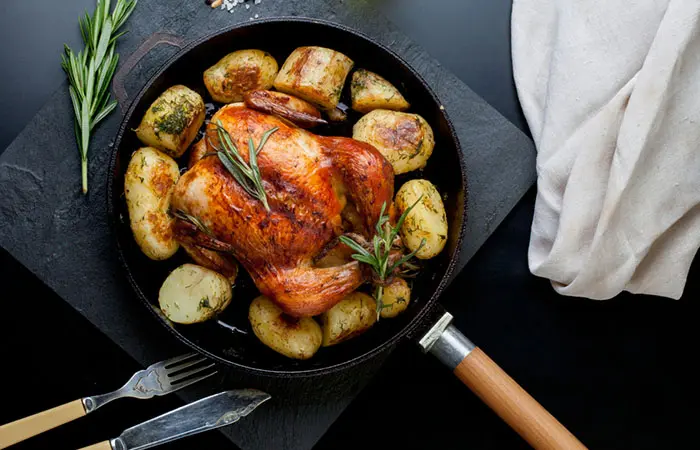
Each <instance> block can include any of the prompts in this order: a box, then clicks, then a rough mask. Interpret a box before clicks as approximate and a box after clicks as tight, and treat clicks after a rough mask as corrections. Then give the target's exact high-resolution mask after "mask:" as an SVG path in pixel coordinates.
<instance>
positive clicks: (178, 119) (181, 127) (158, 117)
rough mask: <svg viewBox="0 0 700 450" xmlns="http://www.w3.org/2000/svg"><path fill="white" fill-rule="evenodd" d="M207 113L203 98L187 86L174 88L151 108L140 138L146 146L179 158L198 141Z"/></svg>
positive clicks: (143, 122) (144, 118)
mask: <svg viewBox="0 0 700 450" xmlns="http://www.w3.org/2000/svg"><path fill="white" fill-rule="evenodd" d="M205 113H206V110H205V107H204V101H203V100H202V97H200V95H199V94H197V93H196V92H195V91H193V90H191V89H190V88H188V87H187V86H182V85H177V86H173V87H171V88H169V89H168V90H166V91H165V92H163V93H162V94H161V95H160V97H158V98H157V99H156V101H155V102H153V103H152V104H151V106H150V107H149V108H148V110H147V111H146V114H144V116H143V119H142V120H141V124H140V125H139V127H138V128H137V129H136V136H138V138H139V139H140V140H141V142H143V143H144V144H146V145H150V146H151V147H155V148H157V149H160V150H162V151H164V152H166V153H168V154H169V155H170V156H172V157H174V158H179V157H180V156H182V154H183V153H185V150H187V147H189V146H190V144H191V143H192V141H193V140H194V138H195V137H197V132H198V131H199V128H200V127H201V126H202V124H203V123H204V116H205Z"/></svg>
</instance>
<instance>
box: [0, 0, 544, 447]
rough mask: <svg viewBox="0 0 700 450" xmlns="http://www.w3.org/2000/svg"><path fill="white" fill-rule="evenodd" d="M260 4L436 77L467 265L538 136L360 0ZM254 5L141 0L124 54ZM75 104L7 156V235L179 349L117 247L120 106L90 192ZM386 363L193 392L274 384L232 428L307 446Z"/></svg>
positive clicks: (59, 280) (123, 318)
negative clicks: (111, 176) (465, 188)
mask: <svg viewBox="0 0 700 450" xmlns="http://www.w3.org/2000/svg"><path fill="white" fill-rule="evenodd" d="M256 13H258V14H260V16H261V17H271V16H281V15H296V16H310V17H321V18H326V19H329V20H333V21H337V22H340V23H344V24H346V25H350V26H352V27H354V28H357V29H359V30H361V31H364V32H365V33H367V34H369V35H370V36H373V37H374V38H376V39H378V40H379V41H381V42H383V43H385V44H386V45H388V46H389V47H391V48H392V49H393V50H395V51H396V52H397V53H399V54H400V55H402V56H403V57H404V58H405V59H407V60H408V61H409V62H410V63H411V64H412V65H413V66H414V67H415V68H416V69H417V70H418V71H419V72H420V73H421V74H422V75H423V76H424V77H425V78H426V80H427V81H428V82H429V84H431V85H432V86H433V88H434V89H435V91H436V92H437V94H438V96H439V97H440V98H441V99H442V101H443V103H444V105H445V107H446V108H447V110H448V111H449V113H450V115H451V117H452V120H453V121H454V124H455V128H456V129H457V132H458V134H459V135H460V138H461V141H462V146H463V148H464V151H465V156H466V158H467V164H468V167H469V183H470V196H469V208H470V220H469V230H468V234H467V240H466V247H465V251H464V252H463V255H464V258H463V260H462V264H464V263H466V261H467V260H468V259H469V258H470V257H471V256H472V255H473V254H474V253H475V252H476V250H477V249H478V248H479V246H480V245H481V244H482V243H483V242H484V240H485V239H486V237H487V236H488V235H489V234H490V233H491V232H492V231H493V230H494V229H495V227H496V226H497V225H498V224H499V223H500V222H501V220H502V219H503V217H504V216H505V215H506V214H507V212H508V211H509V210H510V209H511V208H512V206H513V205H514V204H515V203H516V202H517V201H518V200H519V199H520V197H521V196H522V194H523V192H524V191H525V190H526V189H527V188H528V187H529V186H530V185H531V183H532V181H533V179H534V150H533V148H532V144H531V143H530V142H529V140H528V139H527V138H526V137H525V136H524V135H523V134H522V133H521V132H519V131H518V130H517V129H516V128H515V127H514V126H513V125H511V124H510V123H509V122H508V121H507V120H505V119H504V118H503V117H502V116H500V115H499V114H498V113H497V112H496V111H495V110H494V109H493V108H491V107H490V106H488V105H487V104H486V103H485V102H484V101H483V100H481V99H480V98H479V97H478V96H476V95H475V94H474V93H473V92H472V91H471V90H470V89H469V88H468V87H466V86H465V85H464V84H463V83H461V82H460V81H459V80H457V79H456V78H455V77H454V76H453V75H451V74H450V73H449V72H447V71H446V70H445V69H444V68H442V67H441V66H440V65H439V64H438V63H437V62H436V61H435V60H433V59H431V58H430V57H429V56H427V55H426V54H425V52H424V51H423V50H421V49H420V48H419V47H418V46H416V45H415V44H414V43H413V42H411V41H410V40H409V39H408V38H406V37H405V36H404V35H403V34H401V33H400V32H398V31H397V30H396V29H395V27H394V26H392V25H391V24H389V23H388V22H387V21H386V20H385V19H384V18H382V17H381V16H380V15H378V14H376V12H374V11H372V10H371V9H369V7H368V5H367V4H366V3H364V2H362V1H346V2H343V1H339V0H338V1H329V2H322V1H298V2H292V1H286V2H271V1H266V2H263V3H262V4H261V5H259V7H258V8H257V9H256ZM250 15H252V13H248V12H245V10H238V11H236V13H235V14H228V13H224V12H223V11H212V10H210V9H208V8H204V7H202V5H201V4H200V2H185V3H183V2H179V1H178V2H176V1H163V2H158V3H157V4H156V3H155V2H141V4H140V5H139V13H138V14H136V15H135V16H134V17H133V18H132V20H131V21H130V23H129V28H130V33H129V34H128V35H127V36H125V38H124V39H123V41H121V46H120V52H121V53H122V55H123V56H124V58H126V56H127V55H128V54H130V53H131V52H132V51H134V50H135V49H136V47H137V46H138V45H139V44H140V43H141V42H142V41H143V40H144V39H146V38H147V37H148V36H150V35H151V34H152V33H154V32H160V31H163V32H168V33H173V34H177V35H180V36H182V37H184V38H185V39H186V40H191V39H194V38H196V37H199V36H202V35H205V34H208V33H210V32H212V31H214V30H216V29H219V28H222V27H225V26H227V25H230V24H231V23H234V22H236V21H241V20H248V17H249V16H250ZM158 52H161V53H154V54H152V55H149V57H148V58H147V59H145V60H144V61H143V63H142V64H140V65H137V67H136V70H135V71H134V72H133V73H132V74H131V75H130V77H129V78H128V79H127V83H125V86H126V87H127V89H133V88H134V87H135V86H138V85H139V81H138V80H140V82H143V81H144V80H145V79H147V78H148V77H149V76H150V74H152V73H153V72H154V70H155V69H156V68H157V66H158V63H159V61H162V60H161V59H160V58H165V57H167V56H168V52H169V50H167V49H164V48H159V50H158ZM154 55H156V56H154ZM71 111H72V110H71V107H70V103H69V99H68V96H67V92H66V87H65V85H64V86H63V87H61V88H60V89H59V90H58V91H56V93H55V94H54V95H53V96H52V97H51V99H50V100H49V102H48V103H47V104H46V105H45V106H44V107H43V108H42V109H41V110H40V112H39V114H38V115H37V116H36V117H35V118H34V120H32V122H31V123H30V124H29V125H28V126H27V128H26V129H25V130H24V131H23V132H22V133H21V135H20V136H19V137H18V138H17V139H16V140H15V141H14V142H13V144H12V145H11V146H10V147H9V148H8V149H7V151H6V152H5V153H4V154H3V155H2V157H1V158H0V189H1V190H2V192H3V193H4V196H3V198H2V199H1V200H0V245H2V246H3V247H4V248H6V249H7V250H8V251H9V252H10V253H11V254H12V255H13V256H14V257H15V258H17V260H19V261H20V262H21V263H23V264H24V265H25V266H27V267H28V268H29V269H30V270H31V271H32V272H33V273H34V274H36V275H37V276H38V277H39V278H40V279H41V280H43V281H44V282H45V283H46V284H47V285H48V286H49V287H50V288H51V289H53V290H54V291H56V292H57V293H58V294H59V295H61V297H63V298H64V299H65V300H66V301H67V302H68V303H70V305H71V306H72V307H73V308H75V309H76V310H77V311H79V312H80V313H81V314H82V315H84V316H85V317H86V318H87V319H88V320H90V321H91V322H92V323H93V324H95V325H96V326H97V327H98V328H99V329H100V330H101V331H102V332H104V333H105V334H106V335H107V336H108V337H109V338H110V339H112V340H113V341H114V342H116V343H117V344H118V345H119V346H121V347H122V348H123V349H125V350H126V351H127V352H128V353H129V354H130V355H131V356H132V357H134V359H136V361H138V362H139V363H141V364H143V365H146V364H148V363H150V362H152V361H155V360H159V359H162V358H164V357H167V356H172V355H174V354H177V353H180V352H182V351H183V348H182V347H181V346H180V344H179V343H177V342H176V341H174V340H173V339H172V338H171V337H170V336H169V335H168V334H167V332H166V331H165V330H164V329H163V328H162V327H160V326H158V325H157V324H156V323H155V322H154V321H153V320H152V319H151V318H150V317H149V316H148V315H147V314H146V313H145V311H144V310H143V307H142V306H141V305H140V304H138V303H137V302H136V300H135V299H134V298H133V296H132V295H131V292H130V290H129V287H128V286H127V284H126V282H125V280H124V277H123V275H122V273H121V269H120V267H119V266H118V264H117V262H116V258H115V257H114V252H113V248H112V244H113V239H112V237H111V236H110V234H109V229H108V227H107V223H106V197H105V187H106V186H105V184H106V183H105V178H106V165H107V160H108V157H109V142H110V139H111V138H112V136H113V134H114V132H115V130H116V126H117V124H118V123H119V120H120V117H119V114H114V115H113V116H111V117H110V118H109V119H107V120H106V121H105V122H104V123H103V124H102V126H101V127H100V128H99V129H98V130H97V132H96V134H95V137H94V139H93V141H92V152H91V158H90V183H91V184H90V185H91V191H90V193H89V195H88V196H87V197H84V196H82V195H81V194H80V193H79V192H78V189H79V188H78V181H79V163H78V154H77V151H76V149H75V144H74V138H73V129H72V122H71V121H72V116H71ZM380 364H381V361H380V360H375V361H373V362H372V363H371V364H367V365H363V366H361V367H357V368H355V369H354V370H353V371H350V372H346V373H344V374H342V375H340V376H330V377H328V378H324V379H317V378H314V379H308V380H293V381H284V380H282V381H280V380H266V379H261V378H258V379H249V378H246V377H242V376H241V375H240V374H237V373H233V372H229V373H227V374H226V376H225V377H222V379H221V380H218V382H219V384H218V386H214V385H216V384H217V383H213V384H210V385H201V386H198V387H197V388H196V389H194V390H188V391H187V392H185V393H183V398H185V399H187V400H192V399H194V398H197V397H199V396H201V395H204V394H206V393H211V392H212V391H215V390H218V389H221V387H222V386H225V387H227V388H230V387H238V386H253V387H259V388H262V389H265V390H268V391H269V392H270V393H271V394H272V395H273V397H274V401H273V402H269V403H268V404H266V407H265V408H261V409H260V410H258V411H256V412H255V413H254V414H253V415H252V416H251V417H250V418H248V419H246V425H245V426H240V427H231V428H228V429H227V430H226V433H227V434H228V435H229V436H230V437H231V438H232V439H233V440H234V442H236V443H238V444H239V445H240V446H241V447H243V448H246V449H247V448H309V447H310V446H312V445H313V443H314V442H316V441H317V440H318V438H319V437H320V436H321V435H322V434H323V432H324V431H325V430H326V428H327V427H328V425H329V424H330V423H332V422H333V420H335V418H336V417H337V416H338V415H339V414H340V413H341V412H342V410H343V408H344V407H345V406H346V405H347V404H348V403H349V402H350V400H351V399H352V398H353V397H354V396H355V394H356V393H357V392H358V391H359V390H360V389H361V388H362V385H363V384H364V383H365V382H366V381H367V379H368V378H369V376H370V375H371V374H372V373H373V372H375V371H376V370H377V368H378V367H379V366H380ZM446 376H447V374H446Z"/></svg>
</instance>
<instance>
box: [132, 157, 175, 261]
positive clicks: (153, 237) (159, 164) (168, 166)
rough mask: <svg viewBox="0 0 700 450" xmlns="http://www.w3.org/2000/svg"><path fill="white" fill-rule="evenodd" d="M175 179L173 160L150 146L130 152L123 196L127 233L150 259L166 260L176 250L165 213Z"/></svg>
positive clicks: (169, 223) (170, 223)
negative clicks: (127, 220) (127, 219)
mask: <svg viewBox="0 0 700 450" xmlns="http://www.w3.org/2000/svg"><path fill="white" fill-rule="evenodd" d="M179 178H180V170H179V169H178V167H177V163H176V162H175V160H173V159H172V158H171V157H169V156H168V155H166V154H165V153H162V152H160V151H159V150H157V149H155V148H153V147H143V148H141V149H139V150H137V151H136V152H134V154H133V155H132V157H131V161H129V166H128V167H127V169H126V175H125V176H124V196H125V197H126V206H127V208H128V210H129V221H130V223H131V231H132V232H133V234H134V239H135V240H136V243H137V244H138V245H139V247H140V248H141V251H143V253H144V254H145V255H146V256H148V257H149V258H151V259H154V260H163V259H168V258H170V257H171V256H173V255H174V254H175V252H176V251H177V249H178V248H179V244H178V242H177V240H176V239H175V236H174V235H173V232H172V222H173V218H172V217H171V216H170V215H169V214H168V210H169V209H170V196H171V194H172V192H173V189H174V188H175V183H177V180H178V179H179Z"/></svg>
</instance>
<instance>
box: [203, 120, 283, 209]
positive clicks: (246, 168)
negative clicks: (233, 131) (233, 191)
mask: <svg viewBox="0 0 700 450" xmlns="http://www.w3.org/2000/svg"><path fill="white" fill-rule="evenodd" d="M212 123H213V122H212ZM214 125H216V134H217V137H218V139H219V144H220V146H217V145H214V143H213V142H211V140H210V139H209V136H208V135H207V141H208V142H209V145H211V146H212V148H214V150H216V156H218V158H219V160H220V161H221V163H222V164H223V165H224V167H226V170H228V171H229V172H230V173H231V175H232V176H233V178H234V179H235V180H236V181H237V182H238V184H240V185H241V187H242V188H243V190H245V191H246V192H247V193H248V195H250V196H251V197H253V198H257V199H258V200H260V201H261V202H262V204H263V206H264V207H265V210H266V211H268V212H269V211H270V205H269V204H268V203H267V194H266V193H265V188H264V187H263V184H262V177H261V176H260V167H258V155H259V154H260V152H261V151H262V149H263V146H264V145H265V143H266V142H267V140H268V138H269V137H270V136H271V135H272V133H274V132H275V131H277V130H278V128H277V127H274V128H271V129H269V130H267V131H266V132H265V133H263V135H262V138H260V143H259V144H258V147H257V148H256V147H255V144H254V143H253V138H252V137H249V138H248V160H249V162H246V161H245V159H243V157H242V156H241V154H240V153H239V151H238V148H236V145H235V144H234V143H233V140H232V139H231V135H230V134H229V133H228V131H226V129H225V128H224V127H223V125H222V124H221V121H220V120H217V121H216V123H214Z"/></svg>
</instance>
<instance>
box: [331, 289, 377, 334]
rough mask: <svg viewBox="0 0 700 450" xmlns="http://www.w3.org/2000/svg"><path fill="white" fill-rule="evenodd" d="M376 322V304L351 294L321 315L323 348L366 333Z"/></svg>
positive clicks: (368, 297) (359, 293) (359, 295)
mask: <svg viewBox="0 0 700 450" xmlns="http://www.w3.org/2000/svg"><path fill="white" fill-rule="evenodd" d="M376 321H377V302H376V301H375V300H374V299H373V298H372V297H370V296H369V295H367V294H363V293H362V292H353V293H352V294H350V295H348V296H347V297H345V298H344V299H342V300H341V301H340V302H339V303H338V304H336V305H335V306H334V307H332V308H331V309H329V310H328V311H326V312H325V313H323V315H322V316H321V322H322V323H323V346H324V347H329V346H331V345H335V344H339V343H341V342H343V341H347V340H348V339H351V338H353V337H355V336H358V335H360V334H362V333H364V332H365V331H367V330H368V329H369V328H370V327H371V326H372V325H374V323H375V322H376Z"/></svg>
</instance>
